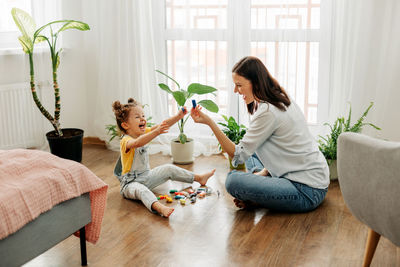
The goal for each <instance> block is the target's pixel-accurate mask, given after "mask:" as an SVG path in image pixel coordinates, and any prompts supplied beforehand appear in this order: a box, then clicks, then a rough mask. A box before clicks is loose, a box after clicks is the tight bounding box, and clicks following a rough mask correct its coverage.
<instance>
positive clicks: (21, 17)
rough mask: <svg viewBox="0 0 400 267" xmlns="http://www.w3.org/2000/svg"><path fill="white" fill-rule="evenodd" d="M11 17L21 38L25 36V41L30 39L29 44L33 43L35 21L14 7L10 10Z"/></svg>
mask: <svg viewBox="0 0 400 267" xmlns="http://www.w3.org/2000/svg"><path fill="white" fill-rule="evenodd" d="M11 15H12V17H13V19H14V22H15V24H16V25H17V27H18V29H19V30H20V32H21V33H22V36H25V39H26V40H28V39H30V41H31V43H33V35H34V33H35V28H36V23H35V20H34V19H33V18H32V17H31V16H30V15H29V14H28V13H26V12H25V11H23V10H22V9H19V8H15V7H14V8H13V9H11Z"/></svg>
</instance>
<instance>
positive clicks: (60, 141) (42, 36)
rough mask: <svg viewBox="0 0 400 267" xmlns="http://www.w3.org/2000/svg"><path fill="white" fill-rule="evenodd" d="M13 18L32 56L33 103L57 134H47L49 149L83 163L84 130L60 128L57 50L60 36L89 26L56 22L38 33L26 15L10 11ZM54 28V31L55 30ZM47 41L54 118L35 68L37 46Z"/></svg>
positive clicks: (26, 48)
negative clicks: (38, 84)
mask: <svg viewBox="0 0 400 267" xmlns="http://www.w3.org/2000/svg"><path fill="white" fill-rule="evenodd" d="M11 14H12V17H13V19H14V22H15V24H16V25H17V27H18V29H19V30H20V31H21V33H22V36H20V37H18V40H19V42H20V43H21V46H22V49H23V50H24V52H25V53H26V54H28V56H29V67H30V85H31V92H32V97H33V100H34V101H35V104H36V106H37V107H38V108H39V110H40V112H41V113H42V114H43V116H45V117H46V118H47V119H48V120H49V121H50V123H51V124H52V125H53V127H54V131H51V132H48V133H47V134H46V137H47V140H48V142H49V145H50V151H51V153H53V154H54V155H57V156H59V157H62V158H67V159H72V160H75V161H78V162H80V161H81V160H82V139H83V130H81V129H75V128H66V129H62V128H61V126H60V111H61V104H60V88H59V85H58V80H57V69H58V67H59V65H60V52H61V50H62V49H57V39H58V37H59V35H60V33H61V32H63V31H65V30H68V29H76V30H80V31H87V30H89V29H90V28H89V25H87V24H86V23H84V22H81V21H75V20H57V21H52V22H50V23H47V24H45V25H43V26H41V27H39V28H37V29H36V23H35V21H34V20H33V18H32V17H31V16H30V15H29V14H28V13H26V12H25V11H23V10H21V9H18V8H13V9H12V10H11ZM53 27H54V28H55V29H53ZM43 41H46V42H47V43H48V45H49V48H50V55H51V65H52V77H53V88H54V98H55V107H54V116H52V115H51V114H50V113H49V112H48V111H47V110H46V108H44V107H43V105H42V103H41V102H40V100H39V98H38V96H37V94H36V85H35V71H34V64H33V50H34V46H35V43H39V42H43Z"/></svg>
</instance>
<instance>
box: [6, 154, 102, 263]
mask: <svg viewBox="0 0 400 267" xmlns="http://www.w3.org/2000/svg"><path fill="white" fill-rule="evenodd" d="M107 188H108V186H107V185H106V184H105V183H104V182H103V181H102V180H101V179H99V178H98V177H97V176H96V175H94V174H93V173H92V172H91V171H90V170H89V169H87V168H86V167H85V166H83V165H82V164H80V163H77V162H74V161H71V160H65V159H61V158H59V157H56V156H54V155H52V154H50V153H48V152H44V151H38V150H25V149H15V150H8V151H6V150H0V266H1V267H2V266H7V267H10V266H20V265H22V264H24V263H26V262H28V261H29V260H31V259H33V258H35V257H36V256H38V255H40V254H41V253H43V252H45V251H46V250H48V249H49V248H51V247H53V246H54V245H56V244H58V243H59V242H61V241H62V240H64V239H66V238H67V237H69V236H70V235H72V234H75V235H76V236H77V237H79V240H80V241H79V242H80V250H81V264H82V265H87V257H86V241H88V242H91V243H93V244H95V243H96V242H97V241H98V239H99V236H100V230H101V222H102V219H103V215H104V211H105V205H106V195H107ZM77 242H78V239H77ZM77 253H78V252H77Z"/></svg>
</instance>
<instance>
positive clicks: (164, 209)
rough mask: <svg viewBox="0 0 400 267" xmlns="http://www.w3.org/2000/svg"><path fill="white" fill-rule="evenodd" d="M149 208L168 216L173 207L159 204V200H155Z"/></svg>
mask: <svg viewBox="0 0 400 267" xmlns="http://www.w3.org/2000/svg"><path fill="white" fill-rule="evenodd" d="M151 208H152V209H153V210H155V211H157V212H158V213H160V214H161V216H163V217H165V218H168V217H169V216H170V215H171V214H172V212H174V210H175V209H174V208H171V207H167V206H164V205H163V204H161V203H160V202H158V201H156V202H154V203H153V204H152V205H151Z"/></svg>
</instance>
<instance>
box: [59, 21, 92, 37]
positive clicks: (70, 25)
mask: <svg viewBox="0 0 400 267" xmlns="http://www.w3.org/2000/svg"><path fill="white" fill-rule="evenodd" d="M68 29H76V30H80V31H88V30H90V27H89V25H88V24H87V23H84V22H82V21H77V20H70V21H68V22H67V23H65V24H64V25H63V26H62V27H61V28H60V29H59V30H58V31H57V34H58V33H59V32H62V31H65V30H68Z"/></svg>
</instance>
